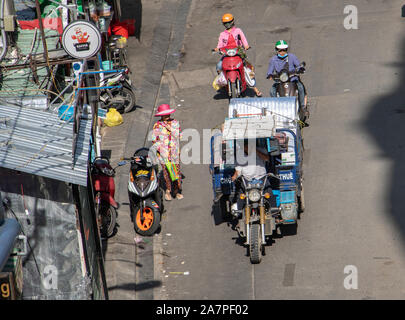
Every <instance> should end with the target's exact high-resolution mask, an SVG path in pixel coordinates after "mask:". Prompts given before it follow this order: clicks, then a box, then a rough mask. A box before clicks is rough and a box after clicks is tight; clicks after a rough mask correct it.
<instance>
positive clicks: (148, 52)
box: [102, 0, 191, 300]
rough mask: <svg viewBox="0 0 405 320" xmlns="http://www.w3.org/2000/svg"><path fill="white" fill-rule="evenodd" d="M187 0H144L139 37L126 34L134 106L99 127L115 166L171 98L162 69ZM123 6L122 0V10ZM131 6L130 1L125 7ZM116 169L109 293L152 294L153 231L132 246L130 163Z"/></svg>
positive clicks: (177, 43) (178, 40) (174, 46)
mask: <svg viewBox="0 0 405 320" xmlns="http://www.w3.org/2000/svg"><path fill="white" fill-rule="evenodd" d="M190 3H191V1H190V0H167V1H163V0H159V1H158V0H157V1H154V2H152V3H151V2H150V1H147V2H145V1H144V2H143V3H142V15H143V19H142V33H141V41H138V40H137V39H135V38H133V37H131V38H129V41H128V52H127V53H128V57H129V67H130V69H131V71H132V75H131V78H132V80H133V83H134V85H135V88H136V91H135V95H136V99H137V103H136V104H137V106H136V108H135V109H134V110H133V111H132V112H130V113H128V114H125V115H123V118H124V123H123V124H122V125H120V126H118V127H111V128H109V127H106V128H103V130H102V136H103V138H102V154H103V155H105V156H108V157H109V158H110V161H111V164H112V165H113V166H114V165H116V163H118V162H119V161H120V158H121V157H124V156H131V155H132V154H133V152H134V151H135V150H137V149H138V148H141V147H143V146H144V145H145V144H146V145H147V141H146V134H147V132H148V129H149V127H150V126H151V124H152V123H153V120H154V119H153V112H154V109H155V108H156V106H157V105H158V104H159V103H163V102H166V103H167V102H168V101H170V92H169V87H168V85H167V83H162V75H163V72H164V70H165V69H166V68H168V67H169V68H170V69H174V68H175V67H176V66H177V63H178V59H179V56H180V54H179V50H180V49H181V45H182V41H183V36H184V27H185V23H186V19H187V13H188V10H189V9H190ZM124 6H125V3H124V1H122V7H123V12H125V9H124ZM131 7H132V4H131V3H129V6H128V7H127V10H130V9H131ZM138 9H139V8H138ZM127 14H128V13H127ZM116 171H117V174H116V177H115V183H116V200H117V202H118V203H119V204H120V208H119V210H118V225H119V227H118V231H117V233H116V235H115V236H113V237H112V238H110V239H108V241H105V243H103V245H104V249H105V250H104V252H105V269H106V278H107V286H108V289H109V297H110V299H112V300H115V299H120V300H134V299H139V300H144V299H153V298H154V296H153V290H147V289H152V288H154V287H156V286H160V285H161V282H160V281H159V280H155V277H154V254H156V252H155V251H156V249H155V250H154V249H153V248H154V238H155V237H150V238H145V243H143V244H142V245H138V246H135V241H134V237H135V232H134V229H133V224H132V222H131V219H130V210H129V201H128V193H127V181H128V171H129V166H128V165H126V166H123V167H119V168H117V170H116ZM155 246H156V244H155Z"/></svg>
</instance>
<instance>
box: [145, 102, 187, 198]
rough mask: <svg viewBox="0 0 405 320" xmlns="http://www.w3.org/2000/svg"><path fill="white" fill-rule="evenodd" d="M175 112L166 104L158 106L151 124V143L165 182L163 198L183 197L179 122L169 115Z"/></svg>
mask: <svg viewBox="0 0 405 320" xmlns="http://www.w3.org/2000/svg"><path fill="white" fill-rule="evenodd" d="M174 112H176V110H175V109H171V108H170V106H169V105H168V104H162V105H160V106H159V107H158V109H157V113H156V114H155V117H160V120H158V121H157V122H156V123H155V124H154V125H153V130H152V143H153V147H154V149H155V150H156V151H157V154H158V156H159V160H160V164H161V166H162V171H163V177H164V180H165V182H166V193H165V199H166V200H167V201H170V200H172V196H173V197H175V198H176V199H183V197H184V196H183V195H182V194H181V192H182V180H181V172H180V138H181V136H182V134H181V128H180V123H179V122H178V121H177V120H175V119H173V118H172V117H171V116H170V115H171V114H173V113H174Z"/></svg>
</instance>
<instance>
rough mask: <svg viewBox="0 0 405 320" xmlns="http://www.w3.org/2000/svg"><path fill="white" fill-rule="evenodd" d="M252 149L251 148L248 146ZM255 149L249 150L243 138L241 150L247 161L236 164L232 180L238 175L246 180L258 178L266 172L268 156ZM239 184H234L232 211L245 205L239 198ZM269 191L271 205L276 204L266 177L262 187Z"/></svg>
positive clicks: (239, 209) (238, 209) (246, 141)
mask: <svg viewBox="0 0 405 320" xmlns="http://www.w3.org/2000/svg"><path fill="white" fill-rule="evenodd" d="M250 149H253V148H250ZM254 149H255V150H249V147H248V140H247V139H245V140H244V146H243V150H244V153H245V155H246V156H247V162H246V163H245V164H243V165H242V164H237V166H236V167H235V173H234V174H233V176H232V178H231V179H232V181H235V180H236V179H237V178H238V177H239V176H243V177H244V178H246V179H247V180H248V181H251V180H253V179H259V178H261V177H263V176H264V175H266V174H267V170H266V161H269V160H270V157H269V155H268V154H266V153H265V152H263V151H261V150H259V149H258V148H254ZM241 187H242V186H241V184H240V183H237V184H236V190H235V197H234V199H233V201H232V202H233V205H232V210H234V211H239V212H241V210H242V209H243V206H244V205H245V201H244V200H242V199H240V197H239V193H240V192H241V190H242V188H241ZM266 192H268V193H270V195H271V197H270V199H271V200H270V201H272V202H271V204H272V206H274V207H275V206H276V204H275V201H274V197H273V191H272V188H271V186H270V180H269V179H268V180H267V182H266V185H265V187H264V193H266Z"/></svg>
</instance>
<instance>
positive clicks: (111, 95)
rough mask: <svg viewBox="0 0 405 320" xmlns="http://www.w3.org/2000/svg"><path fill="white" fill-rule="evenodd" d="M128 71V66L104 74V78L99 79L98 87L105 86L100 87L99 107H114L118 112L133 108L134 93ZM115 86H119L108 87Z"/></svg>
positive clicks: (128, 110)
mask: <svg viewBox="0 0 405 320" xmlns="http://www.w3.org/2000/svg"><path fill="white" fill-rule="evenodd" d="M129 73H130V70H129V68H128V67H124V68H123V69H120V71H118V72H113V73H105V74H104V79H103V80H101V81H100V87H106V88H105V89H101V92H100V101H101V108H103V109H107V110H108V109H109V108H111V107H114V108H116V109H117V111H118V112H120V113H127V112H130V111H131V110H132V109H133V107H134V106H135V93H134V90H133V88H132V83H131V79H130V78H129V75H128V74H129ZM117 86H120V87H119V88H109V87H117Z"/></svg>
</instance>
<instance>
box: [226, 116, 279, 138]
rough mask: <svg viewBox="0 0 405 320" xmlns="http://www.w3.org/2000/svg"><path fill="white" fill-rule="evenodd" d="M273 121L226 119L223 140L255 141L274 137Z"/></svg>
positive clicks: (259, 118)
mask: <svg viewBox="0 0 405 320" xmlns="http://www.w3.org/2000/svg"><path fill="white" fill-rule="evenodd" d="M274 133H275V127H274V121H273V119H272V118H271V117H261V116H260V117H251V118H233V119H226V120H225V124H224V131H223V139H224V140H235V139H256V138H265V137H270V136H272V135H274Z"/></svg>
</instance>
